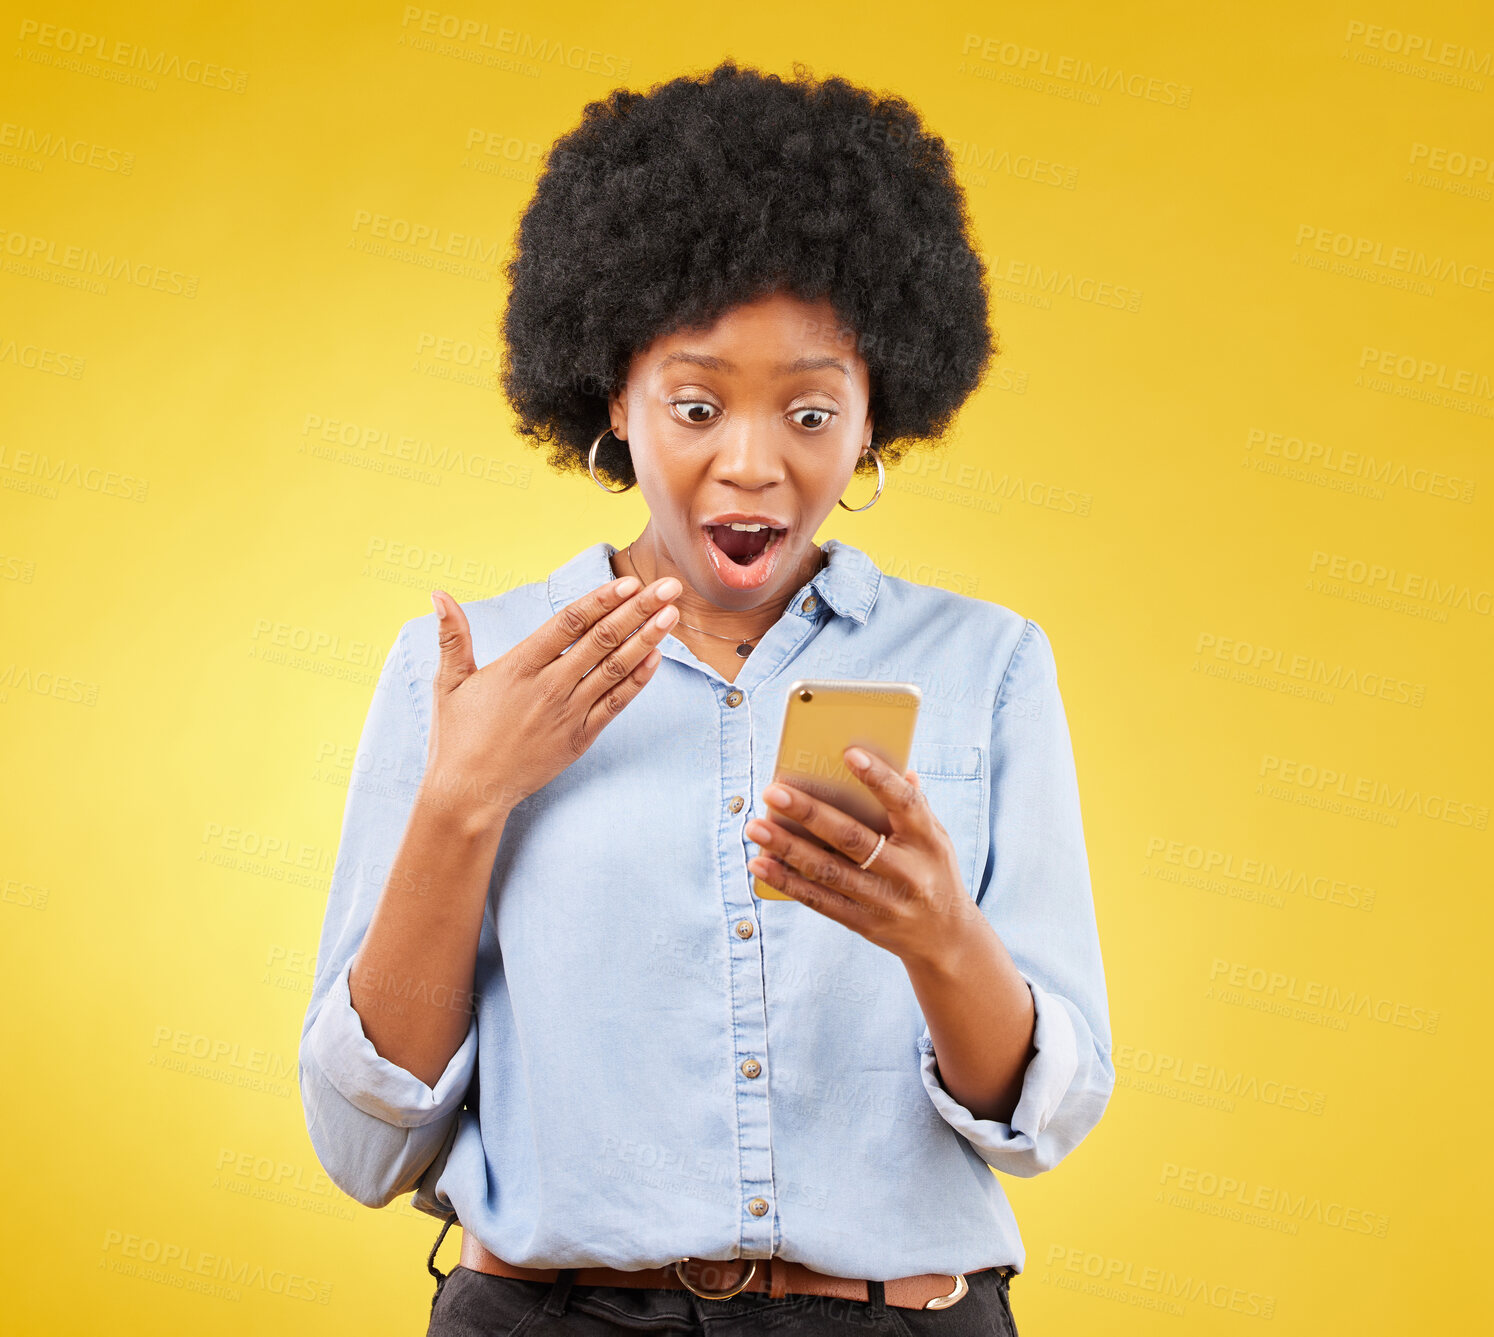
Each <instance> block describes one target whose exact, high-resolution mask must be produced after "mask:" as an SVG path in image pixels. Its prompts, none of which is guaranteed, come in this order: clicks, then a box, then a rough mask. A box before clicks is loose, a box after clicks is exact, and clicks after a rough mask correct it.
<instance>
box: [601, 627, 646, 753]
mask: <svg viewBox="0 0 1494 1337" xmlns="http://www.w3.org/2000/svg"><path fill="white" fill-rule="evenodd" d="M659 634H660V635H661V636H662V635H663V634H664V633H663V632H660V633H659ZM633 639H634V640H635V641H640V640H642V636H641V635H640V636H635V637H634V638H633ZM640 653H641V654H642V658H641V659H639V661H638V663H637V665H636V666H635V667H634V668H633V670H632V672H630V673H629V674H628V675H627V676H626V677H625V678H623V679H622V680H621V681H620V682H617V683H615V684H614V685H612V686H610V687H608V688H607V689H606V690H604V691H602V692H601V693H599V695H598V696H597V699H596V701H595V703H593V705H592V707H591V709H590V710H588V711H587V712H586V720H585V723H584V724H583V726H582V727H583V729H584V731H585V736H586V737H587V738H588V739H591V738H595V737H596V736H597V734H599V733H601V732H602V730H603V729H605V728H606V727H607V726H608V725H609V724H611V723H612V721H613V720H615V719H616V718H617V717H618V716H619V715H621V714H622V713H623V711H624V710H626V709H627V708H628V703H629V702H630V701H632V700H633V698H634V697H636V696H637V695H638V693H639V692H641V691H642V690H643V689H644V687H645V686H646V685H647V683H648V680H649V679H650V678H652V677H653V676H654V670H655V669H656V668H658V667H659V664H660V661H662V660H663V658H664V653H663V651H661V650H660V649H659V647H658V646H657V645H656V646H653V647H652V648H651V649H649V650H648V651H647V652H646V653H644V652H642V651H640ZM593 676H595V675H593Z"/></svg>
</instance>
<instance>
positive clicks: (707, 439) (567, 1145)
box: [301, 61, 1114, 1337]
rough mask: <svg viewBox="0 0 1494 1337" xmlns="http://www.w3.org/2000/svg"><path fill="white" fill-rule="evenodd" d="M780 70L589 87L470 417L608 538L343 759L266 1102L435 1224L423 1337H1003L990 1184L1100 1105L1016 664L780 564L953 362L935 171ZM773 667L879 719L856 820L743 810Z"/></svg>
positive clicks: (817, 811)
mask: <svg viewBox="0 0 1494 1337" xmlns="http://www.w3.org/2000/svg"><path fill="white" fill-rule="evenodd" d="M795 73H796V78H795V80H793V81H784V80H780V79H779V78H778V77H777V76H773V75H764V74H761V73H758V72H755V71H749V70H742V69H739V68H738V67H737V66H736V65H735V64H733V63H732V62H730V61H728V62H725V63H724V64H722V65H721V66H720V67H718V68H717V69H715V70H714V71H712V72H711V73H710V74H709V75H708V76H705V77H703V78H701V79H698V80H692V79H678V80H675V81H673V82H671V83H668V84H664V85H661V86H658V87H656V88H654V89H653V90H652V91H651V92H649V93H648V94H646V95H640V94H636V93H632V92H627V91H621V90H620V91H616V92H614V93H613V94H612V95H611V97H610V98H609V99H608V100H607V101H605V102H600V103H594V104H592V105H590V106H588V107H587V108H586V113H585V116H584V119H583V121H582V124H581V125H580V126H579V127H578V128H576V129H575V130H574V131H572V132H571V133H569V134H568V135H566V136H565V137H563V138H562V139H561V140H560V141H559V143H558V144H557V145H556V146H555V148H554V150H553V151H552V153H551V155H550V159H549V162H548V164H547V168H546V171H545V172H544V174H543V176H542V177H541V179H540V181H539V184H538V186H537V189H536V192H535V195H534V198H533V200H532V201H531V203H530V205H529V206H528V209H527V210H526V212H525V215H524V218H523V221H522V224H521V228H520V233H519V245H518V249H517V252H516V255H515V258H514V260H513V262H512V264H511V266H510V269H509V277H510V280H511V283H512V295H511V299H510V302H509V305H508V309H507V312H506V314H505V318H504V332H505V336H506V339H507V345H508V359H507V363H506V366H505V373H504V388H505V390H506V392H507V394H508V396H509V399H510V401H511V402H512V403H513V405H514V407H515V410H516V411H517V414H518V417H519V423H520V427H521V429H522V430H523V431H524V432H526V433H527V434H529V435H530V436H531V437H533V438H534V439H536V440H538V441H543V442H546V443H548V444H549V446H550V462H551V463H552V465H554V466H555V467H556V468H558V469H562V470H571V469H575V470H580V469H583V468H584V469H587V470H588V472H589V473H590V475H591V477H592V479H593V480H594V481H595V482H596V483H597V484H598V486H601V487H604V488H605V489H606V490H609V491H626V490H627V489H628V488H631V487H633V486H635V485H636V486H637V487H638V489H639V491H640V493H641V494H642V496H643V499H644V501H645V503H646V504H647V507H648V511H649V518H648V523H647V524H646V525H645V526H644V528H643V530H642V532H641V533H640V534H639V535H638V536H637V537H636V538H634V539H633V541H632V542H631V543H629V544H627V545H626V546H625V547H623V548H621V549H619V548H617V547H614V546H613V545H612V544H610V543H607V542H596V543H593V544H591V545H590V546H588V547H586V548H584V549H582V550H581V551H580V552H579V553H577V554H576V555H575V556H574V557H572V558H571V559H570V560H568V561H567V562H565V563H564V564H562V565H561V566H560V567H558V568H557V569H556V570H554V571H552V572H551V573H550V575H549V576H548V578H546V579H544V580H537V581H534V582H531V583H529V584H526V585H523V586H521V587H519V588H517V589H513V590H510V591H508V592H507V593H505V594H502V595H500V596H497V597H494V598H490V599H483V600H477V601H474V602H472V603H470V604H468V605H467V606H466V607H465V608H462V607H460V606H458V605H457V603H456V602H455V601H454V600H453V599H451V598H450V596H449V595H447V594H445V592H444V591H436V592H434V593H433V595H432V601H433V603H434V606H435V612H434V613H433V614H429V615H426V616H424V617H419V618H414V619H412V620H410V621H408V622H406V623H405V624H404V626H403V627H402V628H401V629H400V632H399V635H398V637H397V638H396V640H395V643H394V645H393V647H392V648H391V650H390V652H389V655H388V658H387V660H386V662H385V668H384V672H383V674H382V676H381V678H380V681H379V683H378V686H377V688H376V690H375V693H374V698H373V702H372V705H371V708H370V710H369V714H368V719H367V722H366V724H365V727H364V731H363V736H362V739H361V741H360V745H359V749H358V754H357V761H356V764H355V768H354V770H355V774H354V778H353V783H352V785H351V786H350V791H349V796H348V803H347V809H346V813H345V816H344V822H343V830H342V839H341V846H340V849H339V857H338V861H337V866H336V869H335V871H334V874H333V878H332V886H331V892H330V897H329V901H328V906H327V914H326V921H325V924H324V927H323V932H322V938H321V946H320V953H319V956H318V960H317V973H316V980H315V985H314V990H313V994H312V999H311V1003H310V1006H309V1008H308V1010H307V1015H306V1022H305V1026H304V1028H303V1031H302V1038H301V1087H302V1094H303V1099H304V1102H305V1107H306V1114H307V1125H308V1129H309V1131H310V1135H311V1139H312V1142H313V1144H314V1146H315V1148H316V1152H317V1155H318V1156H319V1157H320V1159H321V1161H322V1163H323V1165H324V1166H325V1167H326V1170H327V1172H328V1174H329V1175H330V1176H331V1178H332V1179H333V1180H334V1181H335V1182H336V1183H337V1184H338V1185H339V1186H340V1187H341V1188H343V1189H344V1190H345V1191H346V1192H347V1193H349V1194H351V1195H352V1196H353V1197H355V1198H357V1199H358V1200H359V1201H361V1202H363V1203H366V1204H367V1205H369V1206H373V1207H379V1206H383V1205H385V1204H387V1203H388V1202H390V1201H392V1200H393V1199H394V1198H395V1197H396V1196H397V1195H399V1194H401V1193H404V1192H408V1191H410V1190H412V1189H414V1190H416V1192H415V1196H414V1199H413V1201H414V1203H415V1205H416V1206H418V1207H420V1208H421V1209H423V1210H425V1211H427V1212H430V1213H431V1214H432V1215H435V1216H439V1217H441V1218H443V1219H444V1221H445V1223H446V1224H445V1225H444V1226H443V1227H442V1232H441V1234H442V1236H444V1234H445V1232H446V1229H447V1227H449V1226H450V1225H451V1224H452V1222H453V1221H459V1223H460V1224H461V1226H462V1253H461V1262H460V1264H459V1265H457V1266H456V1267H454V1268H453V1270H452V1271H451V1272H450V1273H448V1274H443V1273H441V1272H440V1271H438V1270H437V1269H436V1267H435V1256H436V1248H433V1249H432V1251H431V1258H430V1261H429V1264H428V1266H429V1267H430V1270H431V1271H432V1273H434V1275H435V1276H436V1277H437V1286H436V1295H435V1298H434V1299H433V1301H432V1315H431V1320H430V1328H429V1331H430V1332H432V1333H443V1334H451V1333H478V1332H481V1333H498V1332H519V1331H522V1332H524V1333H526V1334H534V1335H535V1337H538V1335H539V1334H542V1333H561V1332H576V1333H588V1334H592V1333H595V1334H600V1333H611V1332H619V1331H624V1330H637V1329H640V1328H642V1329H660V1330H662V1329H674V1330H682V1331H696V1332H700V1331H704V1328H703V1327H702V1323H703V1321H705V1320H709V1327H710V1331H711V1332H713V1333H727V1332H741V1333H748V1332H757V1331H760V1330H761V1329H763V1328H765V1327H769V1326H778V1325H787V1326H790V1327H792V1328H793V1329H794V1330H796V1331H803V1332H806V1333H811V1334H814V1333H829V1332H840V1331H843V1330H846V1329H848V1328H856V1329H862V1328H867V1327H872V1328H879V1329H883V1330H886V1331H888V1332H892V1333H946V1334H960V1333H993V1332H995V1333H1000V1332H1014V1331H1015V1325H1014V1323H1013V1320H1012V1314H1011V1308H1010V1302H1009V1297H1008V1284H1009V1281H1010V1278H1011V1277H1012V1276H1013V1275H1015V1274H1016V1273H1018V1272H1020V1271H1021V1270H1022V1268H1023V1266H1024V1263H1025V1251H1024V1248H1023V1245H1022V1240H1021V1236H1020V1233H1019V1232H1018V1229H1017V1226H1016V1222H1015V1220H1014V1219H1013V1216H1012V1212H1011V1209H1010V1206H1009V1204H1008V1202H1007V1199H1006V1196H1005V1194H1004V1192H1003V1191H1002V1187H1001V1182H1000V1179H999V1177H998V1175H997V1174H993V1173H992V1171H1001V1172H1005V1173H1007V1174H1014V1175H1021V1176H1031V1175H1036V1174H1038V1173H1041V1172H1042V1171H1044V1170H1047V1169H1050V1168H1052V1167H1053V1166H1054V1165H1055V1164H1057V1163H1058V1161H1060V1160H1061V1159H1062V1158H1063V1157H1065V1156H1066V1155H1067V1154H1068V1153H1069V1152H1070V1151H1071V1150H1072V1149H1073V1148H1074V1147H1075V1146H1076V1145H1077V1144H1078V1143H1079V1142H1080V1141H1081V1140H1082V1139H1083V1138H1084V1137H1085V1135H1086V1134H1087V1133H1088V1132H1089V1131H1090V1129H1091V1128H1093V1127H1094V1125H1095V1124H1096V1123H1097V1122H1098V1120H1099V1118H1100V1116H1101V1114H1102V1112H1103V1111H1104V1108H1105V1106H1106V1103H1107V1101H1108V1099H1109V1096H1110V1092H1111V1090H1112V1087H1113V1084H1114V1069H1113V1067H1112V1064H1111V1059H1110V1029H1109V1018H1108V1010H1107V1001H1106V993H1105V981H1104V975H1103V970H1102V963H1101V956H1100V949H1099V943H1098V937H1097V933H1096V924H1095V915H1094V907H1093V902H1092V899H1091V893H1090V885H1089V871H1088V863H1087V857H1086V852H1085V845H1084V836H1083V831H1082V826H1081V821H1080V811H1079V799H1078V791H1077V785H1076V779H1075V768H1074V760H1073V753H1072V750H1071V746H1070V740H1069V733H1068V726H1067V722H1066V717H1065V714H1064V709H1063V703H1062V700H1061V698H1060V695H1059V691H1058V684H1057V676H1056V670H1055V667H1054V659H1053V653H1052V649H1051V646H1050V644H1049V642H1048V638H1047V636H1046V635H1045V634H1044V632H1043V631H1042V629H1041V628H1040V627H1039V625H1038V624H1037V623H1036V622H1034V621H1033V620H1031V619H1030V618H1026V617H1023V616H1022V615H1020V614H1017V613H1015V612H1013V611H1012V610H1010V609H1008V608H1005V607H1003V606H1001V605H999V604H994V603H988V602H984V601H980V600H976V599H973V598H969V597H966V596H964V595H960V594H955V593H951V592H949V591H945V590H942V589H938V588H934V587H931V586H926V585H921V584H915V583H913V582H912V581H909V580H904V579H901V578H899V577H895V576H893V575H891V574H889V573H887V572H884V571H882V570H881V569H880V568H879V567H878V565H877V564H876V563H875V562H873V561H872V559H871V558H870V557H869V556H868V555H867V554H866V553H865V552H864V551H862V550H861V549H859V548H857V547H855V546H853V545H851V544H849V543H846V542H842V541H839V540H835V539H831V540H828V541H827V542H826V543H825V544H823V545H818V544H816V543H815V542H814V534H815V533H816V532H817V530H818V529H819V528H820V526H821V524H822V523H823V522H824V521H825V519H826V518H827V517H828V516H829V514H830V512H831V511H832V510H833V509H834V508H835V507H836V505H837V503H839V505H841V506H843V507H845V508H846V509H848V510H856V511H860V510H865V509H866V507H867V506H868V505H870V504H873V503H875V501H876V500H877V498H879V497H880V496H881V494H882V490H883V482H884V479H885V471H886V467H887V465H888V464H890V463H892V462H894V461H895V460H896V459H897V458H899V456H900V454H901V453H902V452H903V451H904V450H906V449H907V448H908V447H909V445H910V444H911V443H913V442H916V441H917V440H919V439H930V438H934V437H937V436H938V435H939V434H940V432H941V431H942V430H943V429H944V427H945V426H946V425H947V424H948V422H949V421H950V419H951V418H952V416H953V415H954V413H955V412H956V410H957V409H958V408H959V406H960V405H961V404H962V403H963V402H964V400H965V399H966V398H967V397H968V396H969V394H970V393H971V392H972V391H973V390H974V388H975V387H976V385H977V384H978V383H979V381H980V379H981V376H982V375H983V373H984V371H985V368H986V366H987V364H988V362H989V360H990V358H991V356H992V353H993V351H994V346H993V341H992V340H991V337H990V334H989V330H988V327H987V322H986V315H987V303H986V293H985V287H984V267H983V265H982V264H981V262H980V260H979V258H978V257H977V256H976V255H975V253H974V252H973V250H972V249H971V247H970V243H969V240H968V237H967V235H966V224H965V214H964V206H963V199H962V196H961V194H960V190H959V187H958V186H957V184H956V182H955V180H954V177H953V173H952V171H951V167H950V159H949V155H948V152H947V150H946V149H945V147H944V145H943V143H942V141H940V140H939V139H937V138H936V137H934V136H932V135H930V134H929V133H928V132H927V131H926V130H925V129H924V128H923V127H922V126H921V124H920V123H919V120H918V118H917V116H916V114H915V113H914V112H913V110H912V109H911V108H910V107H909V106H908V105H907V104H906V103H904V102H902V101H900V100H898V99H896V98H891V97H886V96H880V95H875V94H872V93H869V92H866V91H864V90H861V89H858V88H855V87H853V86H852V85H850V84H848V83H845V82H844V81H841V80H838V79H831V80H828V81H825V82H822V83H816V82H814V81H813V80H811V79H810V78H809V77H808V76H807V74H806V73H805V72H804V71H803V69H802V67H796V71H795ZM873 473H874V474H875V477H876V490H875V493H873V494H872V498H871V502H862V503H861V504H859V505H856V506H851V505H850V504H849V503H847V502H845V501H844V500H841V497H842V493H843V492H844V491H846V490H847V489H848V487H849V485H850V484H851V482H852V479H853V475H860V476H862V477H865V478H867V479H868V480H869V479H870V477H871V476H872V474H873ZM863 495H864V494H863ZM479 666H481V667H479ZM800 677H834V678H855V679H866V680H875V681H912V682H915V683H917V684H919V686H920V688H921V690H922V692H923V707H922V710H921V712H920V717H919V720H918V723H917V729H916V733H915V737H914V742H913V747H912V752H911V756H910V762H911V765H910V767H909V769H908V770H907V771H906V772H904V773H902V774H899V773H898V772H897V771H896V770H894V769H893V768H892V767H889V766H887V765H886V764H885V763H883V762H882V761H881V760H880V759H878V758H876V757H867V756H864V755H858V754H857V753H856V751H855V750H854V749H851V750H848V752H847V754H846V761H847V764H848V765H849V766H850V767H851V768H852V770H853V772H854V773H855V774H857V775H858V777H859V778H860V779H861V780H862V781H863V782H864V783H865V784H866V785H867V786H868V787H869V788H871V789H872V790H873V791H874V792H875V793H876V794H877V795H878V796H879V797H880V799H881V801H882V802H883V804H884V805H885V806H886V808H887V810H888V813H889V818H890V822H891V828H892V829H891V833H890V835H888V836H886V837H884V838H880V839H879V838H878V837H877V836H876V835H875V833H873V832H871V831H870V830H868V829H867V828H866V827H864V826H862V825H860V824H859V823H857V822H854V821H852V820H850V819H849V818H847V817H845V816H844V815H841V814H838V813H836V812H835V811H833V810H830V809H827V808H825V807H824V806H823V805H821V804H818V803H816V802H815V801H814V800H813V799H811V797H810V796H809V795H808V794H806V793H804V792H802V791H799V790H796V789H794V788H792V787H774V786H771V785H768V784H767V781H768V780H769V779H770V778H771V775H772V770H773V763H774V760H775V755H776V748H777V742H778V731H779V728H780V725H781V722H782V718H783V710H784V705H785V700H786V692H787V687H788V684H789V683H790V682H792V681H793V680H794V679H796V678H800ZM779 817H789V818H792V819H794V820H795V821H797V822H799V823H801V824H802V825H803V826H804V827H805V828H806V829H808V830H810V831H811V832H813V833H815V834H816V835H818V836H820V837H822V838H823V839H824V840H825V842H826V844H827V845H828V846H829V847H830V848H829V850H825V849H821V848H819V847H816V846H815V845H813V844H812V843H810V842H808V841H806V840H804V839H802V838H801V837H796V836H794V835H793V834H791V833H790V831H789V829H788V828H787V827H785V826H784V825H782V824H781V823H780V822H779V821H778V820H777V819H778V818H779ZM754 876H761V877H762V878H763V879H764V880H765V881H766V882H768V883H769V884H770V885H772V886H773V887H776V888H778V889H779V890H781V891H783V892H784V893H786V894H787V896H788V897H789V899H787V900H781V901H780V900H766V899H760V898H758V897H756V896H755V895H754V894H753V891H752V881H753V878H754ZM440 1241H441V1236H438V1237H437V1240H436V1247H439V1245H440Z"/></svg>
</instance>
